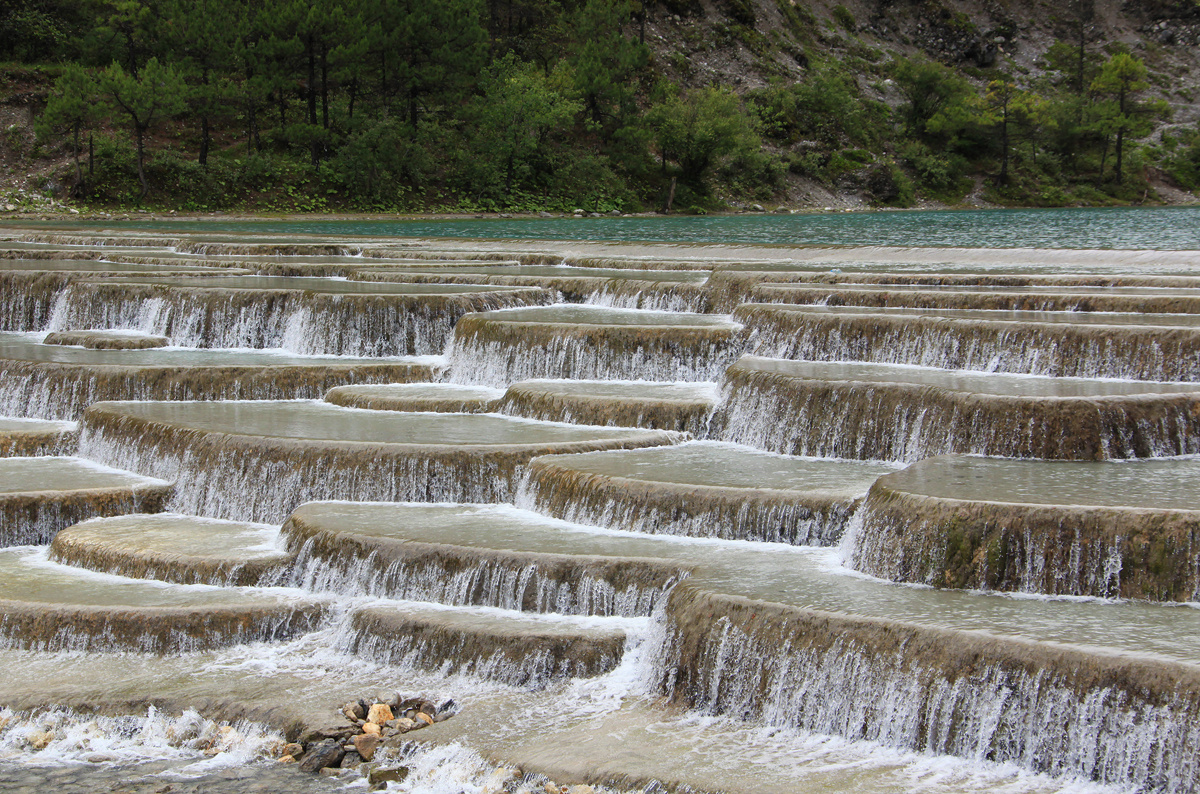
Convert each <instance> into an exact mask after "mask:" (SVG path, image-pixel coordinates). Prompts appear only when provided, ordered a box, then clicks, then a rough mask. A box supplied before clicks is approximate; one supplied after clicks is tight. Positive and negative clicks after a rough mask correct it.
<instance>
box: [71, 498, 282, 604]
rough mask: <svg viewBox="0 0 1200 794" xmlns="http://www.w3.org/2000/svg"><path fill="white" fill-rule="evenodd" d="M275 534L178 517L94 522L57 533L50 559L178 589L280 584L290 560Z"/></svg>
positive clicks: (236, 524) (251, 526) (255, 527)
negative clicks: (174, 584)
mask: <svg viewBox="0 0 1200 794" xmlns="http://www.w3.org/2000/svg"><path fill="white" fill-rule="evenodd" d="M277 537H278V530H277V529H276V528H275V527H272V526H267V525H265V524H247V523H241V522H234V521H220V520H217V519H212V518H199V517H197V516H186V515H180V514H178V513H156V514H153V515H123V516H114V517H112V518H94V519H91V520H90V521H84V522H82V523H79V524H76V525H74V526H72V527H68V528H66V529H64V530H62V531H61V532H59V533H58V534H57V535H56V536H55V537H54V540H53V542H52V543H51V544H50V559H52V560H54V561H55V562H60V563H62V564H64V565H73V566H75V567H77V568H87V569H89V570H93V571H101V572H103V573H111V574H117V575H120V576H128V577H132V578H136V579H158V580H161V581H164V582H175V583H177V584H211V585H222V586H249V585H261V584H269V583H274V582H278V581H281V580H282V579H283V577H284V572H285V571H284V569H285V567H286V566H287V565H288V564H289V563H290V562H291V560H292V555H290V554H288V553H287V552H285V551H283V550H282V549H280V548H278V547H277V544H276V539H277Z"/></svg>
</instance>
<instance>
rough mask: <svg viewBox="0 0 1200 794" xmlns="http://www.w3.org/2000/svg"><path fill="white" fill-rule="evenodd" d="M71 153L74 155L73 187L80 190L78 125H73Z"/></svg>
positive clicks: (81, 182) (80, 168) (81, 179)
mask: <svg viewBox="0 0 1200 794" xmlns="http://www.w3.org/2000/svg"><path fill="white" fill-rule="evenodd" d="M71 154H72V155H73V156H74V157H75V187H76V190H80V192H82V189H81V186H82V185H83V166H81V165H80V164H79V125H78V124H76V125H75V136H74V138H73V139H72V146H71Z"/></svg>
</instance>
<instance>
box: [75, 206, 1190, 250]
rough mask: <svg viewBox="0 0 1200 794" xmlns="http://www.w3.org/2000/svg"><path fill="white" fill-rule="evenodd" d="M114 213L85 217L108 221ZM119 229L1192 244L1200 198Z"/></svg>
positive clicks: (987, 244) (154, 224) (1005, 244)
mask: <svg viewBox="0 0 1200 794" xmlns="http://www.w3.org/2000/svg"><path fill="white" fill-rule="evenodd" d="M113 223H114V222H113V221H103V222H96V223H90V224H80V225H81V226H84V225H92V226H96V225H104V226H109V227H111V226H112V225H113ZM121 228H126V229H146V230H163V231H165V230H183V229H187V230H193V231H201V230H202V231H203V232H230V231H237V232H246V231H254V232H257V233H265V234H332V235H367V236H382V237H391V236H397V237H451V238H466V239H505V240H530V239H532V240H580V241H590V242H598V241H605V240H614V241H628V242H676V243H750V244H765V245H866V246H935V247H964V248H1077V249H1088V248H1101V249H1104V248H1109V249H1149V250H1194V249H1200V207H1151V208H1143V207H1120V208H1104V209H994V210H954V211H949V210H945V211H927V210H925V211H899V212H843V213H800V214H796V215H790V214H788V215H760V214H754V215H733V216H724V215H723V216H712V217H706V216H674V217H660V216H652V217H628V218H611V217H609V218H581V219H575V218H520V219H518V218H510V219H480V220H321V219H300V220H295V219H293V220H255V221H229V220H214V219H204V220H202V221H187V220H158V221H144V222H141V221H138V222H128V223H124V222H123V223H121Z"/></svg>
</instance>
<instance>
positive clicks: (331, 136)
mask: <svg viewBox="0 0 1200 794" xmlns="http://www.w3.org/2000/svg"><path fill="white" fill-rule="evenodd" d="M1076 5H1078V6H1079V10H1080V14H1082V8H1083V5H1082V4H1076ZM706 7H707V8H708V9H709V11H708V12H707V13H709V14H711V13H712V8H713V7H712V5H711V4H709V5H708V6H706V5H705V4H703V3H700V2H699V0H664V2H661V3H657V4H647V3H645V2H644V0H489V2H488V3H484V2H483V0H438V2H434V0H358V2H355V3H351V4H345V3H335V2H331V0H72V2H67V0H9V2H7V3H0V57H3V56H4V55H7V56H8V57H15V58H30V57H57V58H62V59H65V60H66V61H67V64H68V65H67V66H66V67H65V68H63V69H62V73H61V76H60V77H59V79H58V82H57V83H56V85H55V87H54V88H53V89H52V90H51V91H50V92H49V95H48V97H47V104H46V111H45V113H44V114H43V115H42V117H41V118H40V119H38V121H37V130H38V136H39V145H44V146H57V147H61V146H62V145H63V142H64V141H65V142H66V145H68V146H69V147H70V148H71V150H72V151H73V152H74V153H75V154H76V158H75V160H76V164H75V171H76V179H75V182H76V189H77V192H80V193H86V194H87V195H88V196H89V197H91V198H92V199H93V200H99V201H110V202H127V201H136V200H147V201H155V202H166V203H174V204H175V205H176V206H186V207H189V208H196V209H203V208H214V207H223V208H224V207H232V206H245V207H257V208H261V209H268V210H272V211H289V210H297V209H299V210H319V209H321V208H323V207H327V206H328V207H333V206H339V207H347V208H354V209H363V210H394V209H401V208H404V209H430V208H439V209H461V210H472V211H479V210H499V209H506V210H515V209H541V208H549V209H573V208H574V207H576V206H583V207H587V208H592V209H611V208H614V207H622V208H632V207H635V206H638V205H639V204H640V203H641V202H645V203H651V202H653V203H654V204H657V203H658V202H659V201H660V200H661V198H662V197H663V196H665V194H666V191H667V189H668V186H669V184H670V182H671V180H672V178H675V180H676V181H677V194H676V206H677V207H683V208H687V207H691V208H693V209H696V210H703V209H713V208H716V207H717V206H719V204H718V203H717V202H718V200H719V198H720V197H732V196H740V197H751V196H752V197H755V198H757V199H758V200H760V201H766V200H769V199H770V198H772V197H774V196H777V195H778V194H779V192H780V191H782V190H784V189H785V187H786V184H785V177H787V176H788V174H789V172H790V174H793V175H801V176H804V177H806V178H810V179H813V180H817V181H819V182H821V183H823V184H825V185H827V186H829V187H831V188H833V189H838V190H846V189H854V190H859V191H861V192H863V193H864V194H865V195H867V196H868V197H869V198H870V200H871V201H873V202H874V203H876V204H882V205H891V206H908V205H911V204H912V203H913V202H914V201H915V200H916V198H917V197H918V196H920V197H922V198H933V199H939V200H943V201H949V202H953V201H957V200H959V199H961V198H962V197H963V196H964V195H965V194H966V193H967V192H968V191H969V190H970V189H972V187H973V186H974V184H975V181H976V179H977V177H978V176H979V175H980V174H984V173H990V174H997V173H998V174H1000V175H1002V178H1001V179H1000V180H999V181H1000V182H1002V183H1003V184H998V185H996V186H994V187H992V188H991V190H992V193H991V194H990V195H991V196H992V198H994V199H995V200H999V201H1004V202H1014V203H1022V202H1024V203H1035V204H1042V203H1063V202H1072V201H1084V202H1112V201H1125V200H1129V199H1132V198H1136V197H1137V196H1136V195H1135V193H1134V191H1136V190H1138V189H1141V190H1143V191H1144V189H1145V183H1144V173H1143V172H1144V171H1145V169H1147V168H1149V167H1150V166H1156V167H1158V168H1161V169H1162V170H1163V171H1164V172H1166V173H1167V174H1168V175H1169V176H1170V177H1171V178H1172V179H1174V180H1175V181H1176V182H1178V183H1179V184H1181V185H1183V186H1185V187H1187V186H1195V185H1196V183H1197V181H1198V179H1200V176H1198V175H1197V171H1198V170H1200V164H1198V163H1200V155H1198V152H1200V143H1197V139H1198V138H1200V133H1197V132H1184V133H1178V134H1176V135H1175V136H1174V137H1172V136H1166V137H1164V138H1163V140H1162V143H1161V145H1159V146H1154V147H1151V148H1142V147H1141V146H1140V144H1139V141H1140V140H1141V139H1143V138H1145V137H1146V136H1147V134H1148V133H1149V132H1151V131H1152V130H1153V129H1154V127H1155V126H1156V124H1157V123H1158V120H1159V119H1160V118H1162V117H1163V115H1164V113H1165V106H1163V105H1162V103H1159V102H1156V101H1151V100H1150V99H1149V97H1151V96H1152V91H1154V88H1153V87H1154V86H1160V87H1163V88H1164V90H1165V89H1166V88H1168V87H1169V86H1171V85H1173V84H1174V82H1173V78H1174V75H1172V74H1167V73H1165V72H1164V73H1163V74H1157V75H1156V74H1154V73H1153V71H1152V68H1147V64H1146V63H1144V62H1142V61H1141V60H1139V59H1138V58H1135V57H1134V56H1133V55H1132V54H1131V53H1130V52H1128V51H1127V50H1126V49H1124V48H1122V47H1119V46H1117V47H1110V48H1109V50H1110V51H1111V53H1112V57H1108V56H1102V55H1101V50H1100V48H1099V47H1098V46H1097V44H1096V42H1095V41H1094V40H1093V39H1090V38H1089V35H1088V28H1087V24H1088V21H1087V20H1086V19H1084V18H1083V16H1079V19H1078V20H1076V19H1075V18H1074V16H1072V17H1071V18H1070V19H1068V20H1066V22H1065V23H1064V34H1063V35H1064V36H1067V37H1068V38H1070V39H1071V41H1069V42H1059V43H1057V44H1055V45H1054V46H1052V47H1051V48H1050V51H1049V52H1048V53H1046V55H1045V59H1044V62H1045V65H1046V67H1047V70H1048V76H1047V78H1046V79H1040V80H1031V79H1029V77H1028V74H1029V73H1028V72H1027V71H1025V70H1023V69H1020V68H1018V67H1016V66H1014V65H1012V64H1007V68H1013V69H1015V71H1014V72H1013V74H1006V73H1003V72H1001V71H1000V70H999V67H997V68H992V69H972V68H967V67H961V68H958V69H951V68H949V67H947V66H944V65H942V64H939V63H936V62H933V61H929V60H924V59H906V58H901V57H897V56H896V55H895V54H894V53H887V54H886V55H885V54H884V53H881V52H880V51H879V50H876V49H874V48H872V47H871V46H870V43H869V42H870V40H868V39H862V40H860V39H859V38H858V37H857V36H846V35H843V34H832V35H831V34H830V32H829V30H828V28H829V27H831V25H825V26H822V25H820V24H819V23H818V19H817V17H816V16H815V15H814V13H813V11H812V5H811V4H809V3H805V2H802V1H801V0H775V6H774V8H775V9H777V10H778V13H779V17H780V18H781V19H782V25H778V26H767V25H763V28H764V29H762V30H760V29H758V28H757V27H756V25H759V24H761V23H762V22H763V21H764V19H765V17H764V14H763V13H760V12H763V11H764V7H763V6H761V5H760V4H759V3H758V0H716V12H717V13H716V15H714V16H713V17H712V18H705V14H706V11H705V9H706ZM916 8H917V9H918V11H917V13H918V14H919V15H920V17H921V18H922V19H923V20H925V22H926V23H927V24H928V25H931V26H932V29H933V30H934V31H935V32H936V33H937V35H939V36H945V37H948V40H954V41H958V40H959V39H960V38H962V37H964V36H976V37H978V35H979V31H977V30H975V28H974V25H973V23H972V22H971V20H970V18H968V17H967V16H965V15H963V14H960V13H957V12H955V11H953V10H952V9H950V8H949V7H948V6H947V5H946V4H945V3H943V2H941V0H922V1H921V2H920V3H918V4H917V6H916ZM1072 9H1075V5H1073V6H1072ZM830 12H831V14H832V19H833V23H832V25H836V26H838V27H840V28H842V29H844V30H846V31H849V32H853V31H855V30H856V29H857V27H858V25H857V21H856V19H855V16H854V13H853V12H852V11H851V10H850V7H848V5H845V4H837V5H834V6H832V8H831V9H830ZM1073 13H1074V11H1072V14H1073ZM672 14H678V15H680V16H684V17H688V18H689V21H688V22H687V23H686V24H682V25H676V24H674V22H673V20H672V18H671V17H670V16H669V15H672ZM773 15H774V10H772V12H771V14H769V15H767V16H772V18H774V16H773ZM647 17H649V19H650V20H652V21H655V22H656V23H658V24H666V25H668V26H669V27H670V29H671V30H672V31H673V33H674V34H675V35H677V36H678V37H680V38H681V39H682V40H683V46H680V47H679V48H677V49H675V50H672V51H668V52H665V53H663V54H662V55H659V56H658V57H659V58H661V59H662V60H661V62H660V63H659V64H658V65H657V66H656V64H655V63H654V59H655V55H654V54H653V53H652V51H651V50H650V48H648V47H647V46H646V45H645V44H644V43H643V41H642V39H643V37H644V36H645V35H646V33H647V27H646V25H647ZM760 17H761V19H760ZM1076 23H1078V25H1077V24H1076ZM995 24H996V26H997V27H996V29H995V30H994V31H991V32H989V33H988V34H987V35H986V36H984V37H983V38H984V40H987V39H989V38H991V37H992V36H994V35H998V36H1005V37H1007V38H1011V37H1012V35H1013V34H1014V33H1015V29H1014V28H1013V25H1012V24H1011V22H1009V21H1006V20H1005V19H1004V18H1003V15H1002V16H1001V17H1000V18H999V21H998V22H996V23H995ZM963 40H965V39H963ZM720 48H737V49H739V50H745V51H749V52H750V53H752V54H753V57H754V69H755V70H756V72H757V73H758V74H760V75H761V76H763V77H767V78H768V79H773V80H774V82H772V83H770V84H769V85H768V86H767V87H766V88H760V89H756V90H752V91H749V92H746V94H745V96H744V97H743V98H742V100H740V101H739V99H738V97H737V96H735V95H734V94H733V93H732V92H731V91H729V90H727V89H720V88H715V87H708V88H692V89H691V90H690V91H684V92H680V91H678V90H677V89H673V90H666V91H663V90H660V89H656V88H655V79H656V71H655V70H656V68H657V69H661V68H662V67H663V66H666V65H669V66H667V68H668V69H669V70H670V72H671V74H672V75H673V76H675V77H677V78H678V79H681V80H683V81H686V82H687V83H688V84H689V85H694V84H695V83H696V82H698V81H700V78H701V76H702V75H701V70H700V69H698V68H696V65H695V64H696V63H697V62H698V61H693V57H694V56H695V55H697V54H698V53H702V52H708V53H712V52H714V50H717V49H720ZM830 48H835V49H836V58H834V57H832V56H831V55H830ZM1139 52H1140V53H1142V54H1143V55H1144V56H1145V57H1147V58H1151V60H1150V61H1149V64H1150V67H1153V66H1154V65H1155V64H1156V63H1159V62H1160V61H1155V60H1153V58H1154V56H1155V51H1154V50H1153V49H1152V48H1151V49H1146V50H1139ZM789 55H790V56H791V58H792V59H793V60H794V62H795V63H796V64H799V65H801V66H802V67H804V72H803V73H802V76H801V79H799V80H796V79H795V72H794V71H793V70H792V69H791V65H790V64H785V63H784V62H783V60H782V57H786V56H789ZM889 58H891V59H892V60H890V61H889ZM489 64H490V66H489ZM59 68H60V67H55V69H54V71H53V73H55V74H57V72H58V69H59ZM10 74H11V73H10ZM864 77H868V79H874V80H877V81H878V82H876V83H875V88H876V89H878V91H879V92H880V93H881V94H882V95H888V94H891V93H892V92H893V90H895V91H898V92H899V94H900V98H901V100H902V104H900V105H899V107H898V108H897V109H896V111H895V112H894V114H893V111H892V110H890V109H889V107H888V106H887V105H884V104H883V103H882V102H879V101H876V100H874V99H871V98H869V96H868V95H866V94H864V92H863V91H862V90H861V89H860V87H859V86H860V83H862V82H863V80H864ZM885 77H891V78H894V80H895V85H894V89H893V88H892V87H891V86H890V85H887V84H885V83H884V82H882V78H885ZM967 78H970V79H967ZM37 80H38V81H40V83H41V84H43V85H44V84H45V83H46V82H47V78H46V77H45V73H44V72H42V73H41V76H40V77H38V78H37ZM11 82H12V83H13V84H14V85H16V84H20V85H21V87H22V90H24V91H28V90H29V85H30V84H31V83H33V82H36V81H34V80H33V79H32V78H29V79H25V78H22V79H21V80H19V81H18V80H15V79H12V80H11ZM1176 93H1177V94H1178V95H1180V96H1182V94H1179V93H1178V92H1176ZM92 97H95V98H92ZM743 102H744V104H743ZM113 124H116V125H119V126H121V127H124V128H125V129H127V130H128V136H112V135H99V136H98V137H97V146H96V151H95V162H94V174H90V173H89V175H88V177H87V179H86V184H84V183H85V179H84V174H85V170H84V168H83V166H82V154H81V153H82V152H83V151H86V148H87V147H86V145H85V144H86V136H87V135H88V133H93V134H95V133H98V132H100V131H103V130H106V129H109V127H110V126H111V125H113ZM760 134H761V135H762V136H763V138H765V139H766V141H767V144H766V147H765V148H764V146H763V143H762V140H761V139H760V138H759V135H760ZM22 146H23V147H24V146H26V142H25V141H24V140H22ZM1138 195H1140V194H1138ZM643 206H644V205H643Z"/></svg>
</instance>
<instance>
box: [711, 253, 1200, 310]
mask: <svg viewBox="0 0 1200 794" xmlns="http://www.w3.org/2000/svg"><path fill="white" fill-rule="evenodd" d="M791 285H794V286H795V287H796V289H797V290H798V293H797V294H798V295H810V296H813V295H817V294H819V293H820V291H821V290H825V291H826V292H825V294H826V295H828V294H830V292H829V291H837V290H843V289H865V290H870V289H876V290H879V291H884V288H885V287H893V288H899V289H900V290H904V289H915V290H927V289H934V288H942V289H955V288H958V289H970V288H977V289H980V290H986V291H991V290H1001V291H1003V290H1026V291H1037V290H1047V289H1057V290H1058V291H1060V292H1072V291H1076V292H1078V291H1080V290H1086V291H1089V292H1090V291H1104V290H1108V289H1115V290H1118V291H1119V290H1135V289H1138V288H1145V289H1147V290H1150V291H1164V292H1165V291H1168V290H1176V289H1178V290H1191V291H1194V290H1196V289H1200V279H1197V278H1196V277H1194V276H1186V275H1174V276H1173V275H1142V276H1135V275H1130V274H1129V273H1115V272H1113V273H1107V274H1105V273H1093V274H1086V273H1080V274H1065V273H1058V274H1047V273H1015V272H1009V273H1005V272H1001V271H993V272H987V271H984V270H981V271H978V272H950V271H949V270H947V271H944V272H939V273H930V272H923V271H907V272H906V271H905V270H903V269H900V268H888V267H886V266H881V267H880V268H879V269H878V270H875V271H871V270H865V269H854V270H846V271H845V272H843V271H842V270H841V269H840V268H833V269H816V268H814V267H812V266H807V267H806V266H802V265H796V264H782V263H781V264H777V265H775V266H773V268H771V269H768V268H765V267H762V266H760V265H755V264H749V265H745V266H742V267H734V266H730V265H725V266H722V267H720V268H718V269H716V270H715V271H713V275H712V277H711V278H710V279H709V282H708V289H709V292H710V295H711V301H712V305H713V309H712V310H713V311H733V310H734V308H736V307H737V306H738V305H739V304H741V303H746V302H757V301H768V302H775V301H782V300H784V298H783V293H784V292H786V291H787V290H788V289H790V288H791ZM776 287H777V288H778V290H779V292H776V291H775V290H776ZM760 290H762V292H761V293H760ZM808 290H815V291H816V292H814V293H809V292H808ZM881 300H887V298H881ZM898 300H907V299H905V298H903V297H900V298H898ZM787 302H794V303H807V302H809V301H808V300H807V299H806V298H799V299H797V300H795V301H787ZM834 302H835V301H834V300H831V301H830V302H829V304H830V305H834ZM850 302H852V301H850ZM878 305H880V306H886V305H889V304H886V303H881V304H878ZM891 305H901V304H891ZM981 308H982V307H981ZM995 308H1001V307H995ZM1005 308H1009V307H1005ZM1011 308H1018V307H1011ZM1165 310H1167V309H1164V311H1165ZM1156 311H1157V309H1156Z"/></svg>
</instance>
